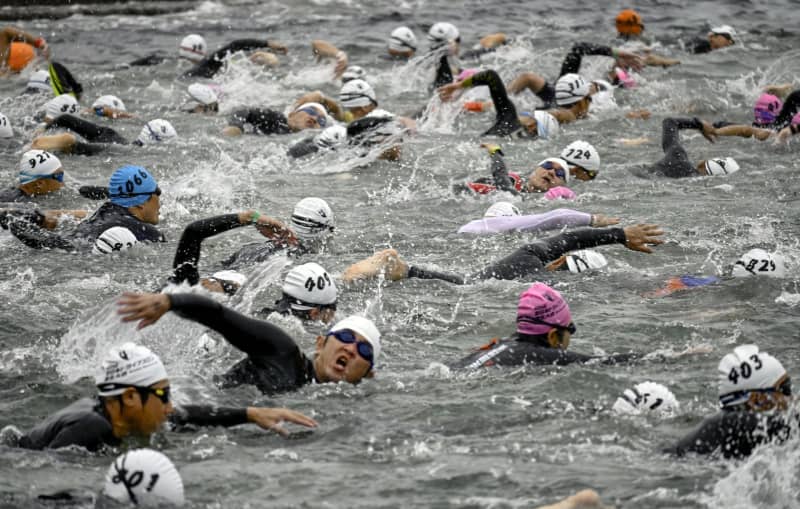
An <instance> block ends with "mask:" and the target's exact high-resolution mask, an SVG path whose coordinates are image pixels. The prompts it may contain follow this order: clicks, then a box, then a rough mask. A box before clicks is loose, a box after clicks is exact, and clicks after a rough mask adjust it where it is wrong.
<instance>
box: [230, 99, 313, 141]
mask: <svg viewBox="0 0 800 509" xmlns="http://www.w3.org/2000/svg"><path fill="white" fill-rule="evenodd" d="M326 125H328V110H327V109H326V108H325V107H324V106H323V105H321V104H319V103H316V102H310V101H308V102H303V103H302V104H300V105H299V106H298V107H297V108H295V109H294V111H292V112H291V113H289V114H288V115H284V114H283V113H281V112H279V111H275V110H270V109H263V108H248V109H242V110H236V111H234V112H233V113H232V114H231V116H230V117H229V118H228V125H227V126H226V127H225V128H224V129H223V130H222V134H223V135H225V136H240V135H242V134H244V133H253V134H290V133H296V132H299V131H302V130H304V129H320V128H323V127H325V126H326Z"/></svg>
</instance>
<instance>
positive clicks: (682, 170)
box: [648, 118, 703, 178]
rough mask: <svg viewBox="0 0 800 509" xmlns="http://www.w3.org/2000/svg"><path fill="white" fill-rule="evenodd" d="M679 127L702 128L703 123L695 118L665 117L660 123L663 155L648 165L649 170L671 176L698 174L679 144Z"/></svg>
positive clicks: (694, 175)
mask: <svg viewBox="0 0 800 509" xmlns="http://www.w3.org/2000/svg"><path fill="white" fill-rule="evenodd" d="M681 129H699V130H702V129H703V125H702V124H701V123H700V120H698V119H697V118H665V119H664V121H663V122H662V123H661V147H662V148H663V149H664V157H663V158H661V160H660V161H658V162H657V163H655V164H654V165H652V166H650V167H648V170H649V171H651V172H652V173H656V174H659V175H663V176H665V177H671V178H681V177H697V176H699V175H700V174H699V173H698V172H697V168H695V166H694V164H692V162H691V161H690V160H689V155H688V154H687V153H686V150H685V149H684V148H683V146H682V145H681V137H680V130H681Z"/></svg>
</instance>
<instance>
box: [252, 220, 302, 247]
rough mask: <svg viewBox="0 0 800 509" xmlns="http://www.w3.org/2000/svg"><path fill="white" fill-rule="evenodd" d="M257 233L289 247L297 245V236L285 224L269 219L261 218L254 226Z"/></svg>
mask: <svg viewBox="0 0 800 509" xmlns="http://www.w3.org/2000/svg"><path fill="white" fill-rule="evenodd" d="M254 226H255V227H256V229H257V230H258V233H260V234H261V235H263V236H265V237H266V238H268V239H272V240H276V241H278V242H281V243H283V244H287V245H290V246H296V245H298V243H299V241H298V240H297V236H296V235H295V234H294V232H293V231H292V230H291V228H288V227H287V226H286V225H285V224H283V223H282V222H280V221H278V220H277V219H273V218H271V217H266V216H262V217H259V218H258V221H256V223H255V224H254Z"/></svg>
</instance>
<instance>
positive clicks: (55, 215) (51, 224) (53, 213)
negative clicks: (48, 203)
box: [40, 210, 86, 230]
mask: <svg viewBox="0 0 800 509" xmlns="http://www.w3.org/2000/svg"><path fill="white" fill-rule="evenodd" d="M62 216H72V217H74V218H75V219H83V218H85V217H86V211H85V210H47V211H45V213H44V217H43V218H42V223H41V224H40V226H41V227H42V228H47V229H48V230H53V229H55V228H56V227H57V226H58V220H59V219H60V218H61V217H62Z"/></svg>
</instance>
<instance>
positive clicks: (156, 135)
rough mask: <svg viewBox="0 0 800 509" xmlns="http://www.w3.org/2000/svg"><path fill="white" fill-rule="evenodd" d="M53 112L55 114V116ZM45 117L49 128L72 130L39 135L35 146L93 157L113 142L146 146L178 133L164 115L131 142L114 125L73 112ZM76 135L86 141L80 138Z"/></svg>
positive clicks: (34, 143)
mask: <svg viewBox="0 0 800 509" xmlns="http://www.w3.org/2000/svg"><path fill="white" fill-rule="evenodd" d="M61 97H69V96H58V97H56V99H59V98H61ZM54 101H55V99H54ZM62 108H63V106H62ZM70 108H72V107H70ZM51 115H55V118H53V117H52V116H51ZM45 118H46V120H45V121H46V122H48V124H47V129H48V130H51V129H68V130H70V131H72V132H67V133H61V134H54V135H46V136H38V137H36V138H34V140H33V142H31V147H32V148H37V149H42V150H51V151H57V152H64V153H66V154H76V155H87V156H91V155H96V154H98V153H100V152H103V151H105V150H107V149H108V146H109V145H134V146H137V147H143V146H145V145H153V144H156V143H162V142H166V141H169V140H171V139H173V138H175V137H177V136H178V133H177V132H175V128H174V127H172V124H171V123H170V122H169V121H168V120H163V119H160V118H157V119H154V120H151V121H149V122H147V123H146V124H145V125H144V127H142V130H141V131H140V132H139V136H137V137H136V139H135V140H133V141H130V142H129V141H128V140H127V139H126V138H125V137H123V136H122V135H121V134H119V133H118V132H117V131H115V130H114V129H112V128H111V127H107V126H100V125H97V124H93V123H91V122H89V121H88V120H83V119H82V118H78V117H76V116H74V115H72V114H70V113H62V114H58V113H56V112H53V113H49V112H48V114H47V117H45ZM73 133H75V134H73ZM76 135H77V136H80V137H81V138H83V139H84V140H86V141H85V142H84V141H79V140H78V138H77V136H76Z"/></svg>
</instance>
